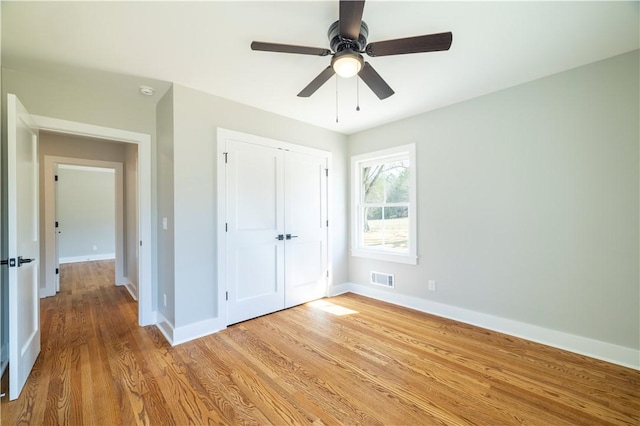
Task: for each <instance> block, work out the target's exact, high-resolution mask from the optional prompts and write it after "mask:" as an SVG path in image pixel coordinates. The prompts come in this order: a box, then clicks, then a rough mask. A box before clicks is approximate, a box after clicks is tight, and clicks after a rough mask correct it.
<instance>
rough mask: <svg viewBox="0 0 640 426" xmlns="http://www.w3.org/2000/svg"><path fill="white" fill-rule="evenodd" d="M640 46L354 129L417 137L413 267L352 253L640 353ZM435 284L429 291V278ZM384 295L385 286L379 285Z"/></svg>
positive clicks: (384, 139) (471, 306) (419, 280)
mask: <svg viewBox="0 0 640 426" xmlns="http://www.w3.org/2000/svg"><path fill="white" fill-rule="evenodd" d="M638 62H639V56H638V51H635V52H632V53H629V54H625V55H621V56H618V57H614V58H611V59H608V60H605V61H601V62H597V63H594V64H591V65H587V66H584V67H581V68H577V69H574V70H571V71H567V72H564V73H561V74H557V75H553V76H551V77H548V78H544V79H541V80H538V81H534V82H531V83H528V84H524V85H521V86H517V87H513V88H510V89H507V90H503V91H500V92H497V93H493V94H490V95H487V96H483V97H480V98H477V99H473V100H470V101H467V102H463V103H460V104H457V105H453V106H450V107H447V108H443V109H440V110H437V111H433V112H429V113H425V114H421V115H418V116H415V117H413V118H409V119H406V120H402V121H398V122H395V123H392V124H389V125H385V126H382V127H378V128H375V129H371V130H368V131H364V132H361V133H357V134H354V135H351V136H350V137H349V154H350V155H355V154H360V153H363V152H368V151H373V150H378V149H381V148H385V147H389V146H392V145H402V144H406V143H410V142H415V143H416V144H417V156H418V159H417V163H418V164H417V173H418V175H417V177H418V184H417V185H418V188H417V189H418V254H419V264H418V265H417V266H408V265H400V264H394V263H385V262H379V261H372V260H366V259H363V258H356V257H351V258H350V261H349V267H350V269H349V277H350V280H351V281H352V282H354V283H357V284H361V285H362V286H364V287H363V288H372V287H371V285H369V284H368V282H369V275H368V274H369V271H371V270H375V271H381V272H390V273H394V274H395V275H396V287H395V289H392V290H388V291H387V292H386V293H385V294H387V296H386V298H388V299H393V298H397V295H403V296H411V297H414V298H417V299H419V300H429V301H434V302H439V303H442V304H446V305H450V306H453V307H457V308H464V309H467V310H471V311H474V312H479V313H485V314H490V315H492V316H495V317H499V318H504V319H509V320H515V321H518V322H521V323H524V324H530V325H534V326H538V327H542V328H545V329H549V330H554V331H559V332H563V333H568V334H570V335H574V336H580V337H584V338H588V339H593V340H595V341H599V342H606V343H607V344H611V345H618V346H621V347H623V348H630V349H633V350H635V351H637V350H638V349H639V348H640V342H639V338H640V314H639V313H640V289H639V282H640V280H639V257H640V250H639V201H640V200H639V192H640V188H639V178H640V174H639V113H640V111H639V106H638V104H639V99H640V96H639V95H640V94H639V89H638V85H639V83H638V80H639V70H638ZM428 279H434V280H436V281H437V291H436V292H429V291H427V280H428ZM376 289H378V288H377V287H376Z"/></svg>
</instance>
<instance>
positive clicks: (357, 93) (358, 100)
mask: <svg viewBox="0 0 640 426" xmlns="http://www.w3.org/2000/svg"><path fill="white" fill-rule="evenodd" d="M356 111H360V79H359V78H358V76H357V75H356Z"/></svg>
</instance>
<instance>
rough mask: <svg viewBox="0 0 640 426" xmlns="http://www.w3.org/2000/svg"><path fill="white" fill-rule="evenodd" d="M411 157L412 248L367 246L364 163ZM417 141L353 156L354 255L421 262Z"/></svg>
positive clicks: (392, 260)
mask: <svg viewBox="0 0 640 426" xmlns="http://www.w3.org/2000/svg"><path fill="white" fill-rule="evenodd" d="M399 157H401V158H408V159H409V250H408V252H407V253H397V252H394V251H391V250H385V249H372V248H365V247H363V246H361V245H360V242H361V238H360V236H361V232H362V229H363V224H362V220H363V215H361V214H360V210H361V207H362V203H363V200H362V198H363V197H362V181H361V179H362V178H361V176H362V167H363V166H367V165H369V164H371V163H375V162H379V161H380V160H389V161H393V160H394V159H398V158H399ZM416 168H417V166H416V145H415V144H414V143H412V144H408V145H402V146H397V147H393V148H388V149H384V150H381V151H375V152H370V153H366V154H360V155H354V156H352V157H351V193H352V198H351V255H352V256H357V257H366V258H369V259H376V260H386V261H389V262H398V263H407V264H410V265H416V264H417V263H418V248H417V247H418V245H417V238H418V233H417V226H416V224H417V214H416V212H417V205H416V204H417V197H416V193H417V192H416V174H417V173H416Z"/></svg>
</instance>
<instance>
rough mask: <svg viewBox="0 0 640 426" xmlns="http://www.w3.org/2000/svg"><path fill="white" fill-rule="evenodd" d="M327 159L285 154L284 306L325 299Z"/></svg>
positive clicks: (295, 153)
mask: <svg viewBox="0 0 640 426" xmlns="http://www.w3.org/2000/svg"><path fill="white" fill-rule="evenodd" d="M326 169H327V158H326V157H325V156H316V155H311V154H306V153H299V152H292V151H287V152H286V153H285V206H286V207H285V212H286V213H285V222H286V233H287V234H291V235H292V236H296V238H292V239H291V240H287V241H286V245H285V258H286V263H285V283H286V291H285V306H286V307H287V308H288V307H291V306H295V305H299V304H301V303H305V302H309V301H311V300H315V299H319V298H321V297H324V296H326V291H327V239H328V238H327V177H326Z"/></svg>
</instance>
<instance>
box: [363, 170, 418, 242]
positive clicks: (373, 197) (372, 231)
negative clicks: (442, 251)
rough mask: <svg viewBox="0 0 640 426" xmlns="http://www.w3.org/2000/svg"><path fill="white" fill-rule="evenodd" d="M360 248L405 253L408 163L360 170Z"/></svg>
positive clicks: (407, 229)
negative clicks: (361, 227)
mask: <svg viewBox="0 0 640 426" xmlns="http://www.w3.org/2000/svg"><path fill="white" fill-rule="evenodd" d="M362 197H363V200H362V207H363V209H362V211H361V214H362V215H363V216H362V219H363V221H362V226H363V229H362V231H363V232H362V242H361V243H362V245H363V246H365V247H370V248H384V249H386V250H389V249H391V250H394V251H407V250H408V247H409V160H408V159H406V158H404V159H398V160H396V161H384V162H380V163H377V164H371V165H367V166H364V167H362Z"/></svg>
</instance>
